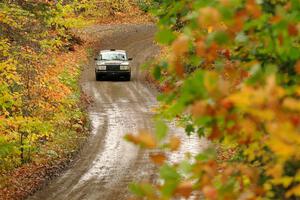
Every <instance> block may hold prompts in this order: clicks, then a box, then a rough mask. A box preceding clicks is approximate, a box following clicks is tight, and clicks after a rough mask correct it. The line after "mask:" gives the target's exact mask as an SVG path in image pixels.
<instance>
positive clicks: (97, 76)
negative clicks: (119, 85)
mask: <svg viewBox="0 0 300 200" xmlns="http://www.w3.org/2000/svg"><path fill="white" fill-rule="evenodd" d="M95 76H96V81H100V80H101V76H100V74H97V73H95Z"/></svg>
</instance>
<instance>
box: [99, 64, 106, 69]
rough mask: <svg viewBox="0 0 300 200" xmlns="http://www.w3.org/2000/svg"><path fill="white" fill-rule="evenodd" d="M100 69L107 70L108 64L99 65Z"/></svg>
mask: <svg viewBox="0 0 300 200" xmlns="http://www.w3.org/2000/svg"><path fill="white" fill-rule="evenodd" d="M97 67H98V70H106V66H105V65H98V66H97Z"/></svg>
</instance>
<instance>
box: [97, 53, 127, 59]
mask: <svg viewBox="0 0 300 200" xmlns="http://www.w3.org/2000/svg"><path fill="white" fill-rule="evenodd" d="M101 60H127V58H126V54H125V53H121V52H105V53H101Z"/></svg>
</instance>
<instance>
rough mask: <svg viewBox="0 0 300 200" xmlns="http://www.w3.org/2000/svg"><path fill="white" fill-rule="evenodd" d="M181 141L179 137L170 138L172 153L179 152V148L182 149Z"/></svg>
mask: <svg viewBox="0 0 300 200" xmlns="http://www.w3.org/2000/svg"><path fill="white" fill-rule="evenodd" d="M180 143H181V142H180V139H179V137H177V136H172V137H171V138H170V149H171V150H172V151H177V150H178V149H179V147H180Z"/></svg>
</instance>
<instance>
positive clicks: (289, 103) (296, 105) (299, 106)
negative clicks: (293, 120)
mask: <svg viewBox="0 0 300 200" xmlns="http://www.w3.org/2000/svg"><path fill="white" fill-rule="evenodd" d="M283 107H284V108H286V109H289V110H292V111H300V101H298V100H296V99H293V98H291V97H288V98H285V99H284V101H283Z"/></svg>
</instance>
